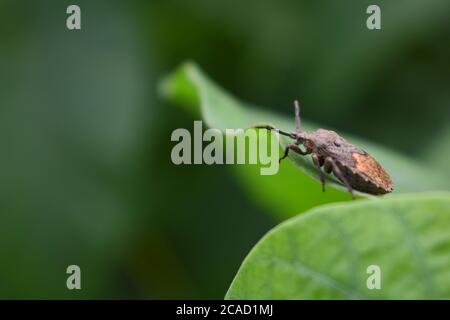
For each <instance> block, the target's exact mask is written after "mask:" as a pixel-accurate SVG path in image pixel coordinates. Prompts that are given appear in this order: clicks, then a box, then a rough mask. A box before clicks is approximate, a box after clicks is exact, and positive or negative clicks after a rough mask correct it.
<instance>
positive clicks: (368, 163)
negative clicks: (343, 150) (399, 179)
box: [352, 152, 392, 192]
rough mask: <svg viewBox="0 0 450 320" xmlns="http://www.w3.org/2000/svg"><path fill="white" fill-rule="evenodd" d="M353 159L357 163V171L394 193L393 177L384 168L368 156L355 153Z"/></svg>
mask: <svg viewBox="0 0 450 320" xmlns="http://www.w3.org/2000/svg"><path fill="white" fill-rule="evenodd" d="M352 158H353V159H355V161H356V170H358V171H359V172H361V173H362V174H364V175H365V176H367V177H368V178H369V179H370V180H371V181H372V182H374V183H375V184H377V185H378V186H379V187H381V188H383V189H385V190H386V191H388V192H389V191H392V180H391V177H390V176H389V175H388V174H387V172H386V171H384V169H383V167H382V166H381V165H380V164H379V163H378V162H377V161H376V160H375V159H374V158H372V157H371V156H369V155H368V154H360V153H356V152H354V153H353V154H352Z"/></svg>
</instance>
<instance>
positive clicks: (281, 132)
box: [253, 126, 296, 139]
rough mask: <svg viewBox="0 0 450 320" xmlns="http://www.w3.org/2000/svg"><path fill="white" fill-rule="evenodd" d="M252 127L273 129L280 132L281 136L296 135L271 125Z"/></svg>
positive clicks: (291, 136) (292, 136) (293, 137)
mask: <svg viewBox="0 0 450 320" xmlns="http://www.w3.org/2000/svg"><path fill="white" fill-rule="evenodd" d="M253 128H255V129H267V130H273V131H276V132H278V133H279V134H281V135H283V136H287V137H289V138H292V139H296V137H295V136H294V135H293V134H292V133H289V132H286V131H282V130H280V129H277V128H274V127H272V126H254V127H253Z"/></svg>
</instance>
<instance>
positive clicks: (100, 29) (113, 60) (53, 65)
mask: <svg viewBox="0 0 450 320" xmlns="http://www.w3.org/2000/svg"><path fill="white" fill-rule="evenodd" d="M70 4H77V5H79V6H80V7H81V12H82V29H81V30H80V31H69V30H67V28H66V18H67V14H66V8H67V6H68V5H70ZM370 4H378V5H380V7H381V11H382V30H380V31H369V30H367V28H366V25H365V23H366V18H367V14H366V8H367V6H368V5H370ZM449 16H450V2H449V1H447V0H430V1H423V0H397V1H364V0H363V1H361V0H353V1H351V0H345V1H331V0H327V1H323V0H319V1H298V0H296V1H294V0H292V1H283V2H281V1H264V2H262V1H255V0H250V1H245V2H243V1H206V0H192V1H171V0H166V1H143V0H141V1H106V0H104V1H103V0H96V1H81V0H77V1H34V2H31V1H22V0H19V1H17V0H16V1H13V0H1V2H0V37H1V40H2V41H1V44H0V146H1V157H0V217H1V221H0V298H150V299H152V298H217V299H221V298H223V296H224V294H225V292H226V290H227V288H228V286H229V284H230V282H231V280H232V278H233V276H234V274H235V273H236V271H237V269H238V267H239V265H240V262H241V261H242V260H243V258H244V257H245V255H246V254H247V252H248V251H249V250H250V248H251V247H252V246H253V245H254V244H255V243H256V241H257V240H258V239H259V238H260V237H261V236H262V235H263V234H265V232H267V230H269V229H270V228H272V227H273V226H275V225H276V224H277V223H278V222H279V221H276V220H275V219H274V218H273V216H272V215H270V214H269V212H268V211H269V209H268V208H264V207H263V206H261V205H260V204H259V203H258V201H255V199H253V198H251V197H248V195H247V193H246V192H244V190H243V188H242V186H241V185H240V184H239V183H238V180H237V179H235V176H234V175H233V174H231V173H230V168H228V167H227V166H210V167H208V166H175V165H173V164H172V163H171V161H170V150H171V148H172V146H173V144H174V143H172V142H171V141H170V134H171V132H172V131H173V130H174V129H175V128H180V127H184V128H188V129H191V128H192V125H193V122H192V121H193V120H194V119H193V118H192V117H191V116H190V114H188V113H184V112H183V111H182V110H181V109H178V108H173V107H172V106H171V105H168V104H167V103H165V102H164V101H162V99H161V98H159V97H158V94H157V84H158V81H159V79H161V77H163V76H164V75H165V74H167V73H168V72H169V71H171V70H172V69H173V68H175V67H176V66H177V65H178V64H179V63H181V62H183V61H184V60H186V59H192V60H194V61H196V62H197V63H198V64H199V65H200V66H201V67H202V68H203V69H204V70H206V72H207V73H208V74H209V75H210V76H211V77H212V78H213V79H215V80H216V81H217V82H218V83H220V84H221V85H222V86H223V87H224V88H226V89H227V90H228V91H230V92H232V93H233V94H235V95H236V96H238V97H240V98H242V99H243V100H246V101H249V102H253V103H255V104H259V105H263V106H267V108H270V107H271V108H272V109H274V110H277V111H279V112H280V113H284V114H291V109H292V106H291V104H292V101H293V100H294V99H295V98H298V99H300V100H301V102H302V105H303V110H302V115H303V117H304V118H305V119H308V120H310V121H313V122H316V123H319V124H321V125H323V126H324V127H330V128H336V129H338V130H340V131H343V132H346V133H351V134H354V135H356V136H361V137H365V138H367V139H369V140H373V141H374V142H378V143H380V144H384V145H385V146H388V147H391V148H392V149H395V150H397V151H400V152H402V153H404V154H407V155H409V156H411V157H412V158H415V159H417V160H418V161H422V162H423V163H425V164H426V165H427V166H430V167H432V168H434V169H435V170H436V171H440V172H441V174H442V175H447V176H448V177H449V178H450V174H449V171H448V163H449V161H450V151H449V144H450V125H449V124H450V108H449V106H450V105H449V104H450V90H449V88H450V41H449V39H450V19H448V17H449ZM70 264H77V265H79V266H80V267H81V270H82V290H80V291H77V290H74V291H69V290H67V288H66V278H67V274H66V273H65V270H66V268H67V266H68V265H70Z"/></svg>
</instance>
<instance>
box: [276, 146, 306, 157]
mask: <svg viewBox="0 0 450 320" xmlns="http://www.w3.org/2000/svg"><path fill="white" fill-rule="evenodd" d="M289 150H292V151H295V152H297V153H298V154H301V155H302V156H304V155H307V154H308V152H306V151H303V150H302V149H300V147H299V146H298V145H297V144H296V143H290V144H288V145H287V146H286V148H284V154H283V156H282V157H281V158H280V160H278V162H281V160H283V159H285V158H286V157H287V156H288V154H289Z"/></svg>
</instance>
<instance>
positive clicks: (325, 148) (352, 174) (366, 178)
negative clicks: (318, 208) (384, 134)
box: [254, 100, 393, 199]
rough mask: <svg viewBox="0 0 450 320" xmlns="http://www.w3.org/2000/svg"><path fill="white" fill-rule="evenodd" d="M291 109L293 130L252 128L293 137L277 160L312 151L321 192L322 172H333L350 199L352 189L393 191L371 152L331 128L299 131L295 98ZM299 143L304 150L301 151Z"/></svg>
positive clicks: (297, 106)
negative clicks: (293, 116)
mask: <svg viewBox="0 0 450 320" xmlns="http://www.w3.org/2000/svg"><path fill="white" fill-rule="evenodd" d="M294 108H295V130H294V131H292V132H285V131H282V130H279V129H277V128H275V127H272V126H269V125H261V126H255V127H254V128H259V129H267V130H269V131H271V130H273V131H276V132H278V133H279V134H281V135H284V136H287V137H290V138H292V139H294V140H295V141H294V142H292V143H290V144H288V145H287V146H286V148H285V149H284V154H283V156H282V157H281V158H280V160H279V161H280V162H281V161H282V160H283V159H285V158H286V157H287V156H288V154H289V151H290V150H292V151H294V152H296V153H298V154H300V155H302V156H305V155H308V154H311V158H312V161H313V163H314V165H315V167H316V168H317V170H318V171H319V176H320V182H321V184H322V191H325V174H324V171H325V172H327V173H331V172H332V173H334V175H335V176H336V177H337V178H338V179H339V180H340V181H341V182H342V183H343V184H344V185H345V186H346V188H347V190H348V192H350V194H351V195H352V198H353V199H354V198H355V196H354V193H353V190H358V191H362V192H365V193H369V194H374V195H381V194H386V193H389V192H392V190H393V185H392V179H391V177H390V176H389V174H388V173H387V172H386V171H385V170H384V169H383V167H382V166H381V165H380V164H379V163H378V162H377V161H376V160H375V159H374V158H373V157H372V156H371V155H370V154H368V153H367V152H366V151H364V150H362V149H360V148H358V147H356V146H354V145H352V144H351V143H348V142H347V141H346V140H345V139H344V138H342V137H341V136H340V135H339V134H337V133H336V132H334V131H331V130H325V129H317V130H315V131H302V130H301V129H300V126H301V120H300V106H299V103H298V101H297V100H295V101H294ZM302 145H303V147H304V148H305V150H302V148H301V146H302ZM322 167H323V168H324V170H322V169H321V168H322Z"/></svg>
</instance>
